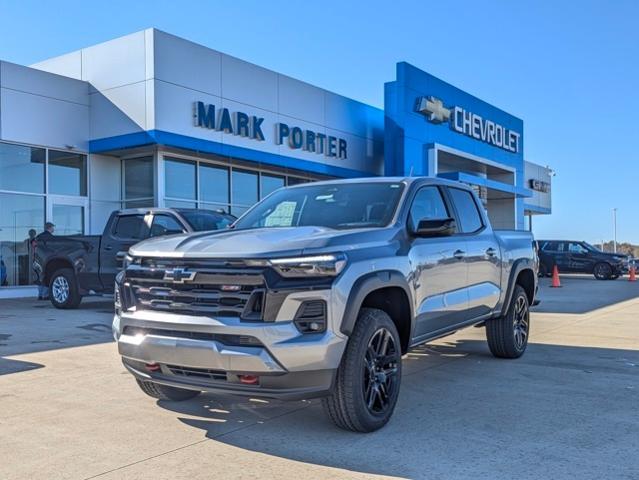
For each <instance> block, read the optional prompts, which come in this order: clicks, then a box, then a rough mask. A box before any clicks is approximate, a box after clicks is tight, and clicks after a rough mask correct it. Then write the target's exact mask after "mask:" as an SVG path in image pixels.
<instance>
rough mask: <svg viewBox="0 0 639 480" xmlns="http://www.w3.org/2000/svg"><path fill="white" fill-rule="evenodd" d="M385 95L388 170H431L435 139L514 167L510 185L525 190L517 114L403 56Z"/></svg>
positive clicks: (519, 207) (520, 210) (519, 216)
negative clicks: (422, 67)
mask: <svg viewBox="0 0 639 480" xmlns="http://www.w3.org/2000/svg"><path fill="white" fill-rule="evenodd" d="M384 99H385V134H384V165H385V169H386V172H385V173H386V174H387V175H408V174H410V173H411V172H412V174H414V175H428V174H429V172H431V173H432V172H435V171H436V168H435V167H436V166H435V165H431V162H435V161H436V160H435V158H434V156H433V155H429V149H430V148H433V147H434V146H435V145H440V146H443V147H448V148H449V149H453V150H455V151H458V152H460V153H461V154H462V155H463V154H467V155H468V156H469V157H471V158H474V159H478V160H479V161H481V160H482V159H484V160H486V161H487V162H486V163H488V162H490V163H492V164H497V165H503V166H504V167H507V168H508V169H510V170H514V172H515V185H514V187H515V190H517V191H518V192H520V193H521V192H523V190H525V189H524V185H523V179H524V153H523V152H524V123H523V121H522V120H521V119H520V118H517V117H516V116H514V115H511V114H509V113H507V112H505V111H503V110H501V109H499V108H497V107H495V106H493V105H491V104H489V103H487V102H484V101H483V100H481V99H479V98H477V97H475V96H473V95H471V94H469V93H467V92H464V91H463V90H461V89H459V88H457V87H455V86H453V85H451V84H449V83H447V82H444V81H443V80H440V79H439V78H437V77H434V76H433V75H430V74H429V73H427V72H424V71H422V70H420V69H418V68H416V67H414V66H413V65H410V64H408V63H406V62H400V63H398V64H397V68H396V79H395V80H394V81H392V82H388V83H386V84H385V86H384ZM420 109H422V110H423V111H420ZM498 145H501V146H498ZM472 178H473V177H471V178H470V179H472ZM474 178H475V179H476V178H478V177H474ZM467 180H468V179H467ZM475 183H476V184H479V182H478V181H477V182H475ZM522 197H523V195H517V196H516V199H515V208H516V212H517V213H516V224H517V228H523V214H524V206H523V200H522Z"/></svg>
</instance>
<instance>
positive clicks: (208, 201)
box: [199, 163, 230, 212]
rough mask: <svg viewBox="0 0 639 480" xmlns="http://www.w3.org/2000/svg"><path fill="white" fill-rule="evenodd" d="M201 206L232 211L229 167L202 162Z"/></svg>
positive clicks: (200, 171)
mask: <svg viewBox="0 0 639 480" xmlns="http://www.w3.org/2000/svg"><path fill="white" fill-rule="evenodd" d="M199 176H200V207H201V208H206V209H209V210H223V211H224V212H229V211H230V206H229V169H228V168H225V167H217V166H215V165H209V164H206V163H200V168H199Z"/></svg>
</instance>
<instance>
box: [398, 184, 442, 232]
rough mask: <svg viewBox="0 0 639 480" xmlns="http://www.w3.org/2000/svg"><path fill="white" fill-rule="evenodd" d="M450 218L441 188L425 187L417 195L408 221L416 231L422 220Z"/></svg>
mask: <svg viewBox="0 0 639 480" xmlns="http://www.w3.org/2000/svg"><path fill="white" fill-rule="evenodd" d="M448 217H450V215H449V213H448V210H447V209H446V205H445V204H444V199H443V198H442V195H441V192H440V191H439V188H437V187H423V188H421V189H420V190H419V191H418V192H417V195H415V199H414V200H413V204H412V205H411V207H410V214H409V219H408V221H409V225H410V228H411V230H413V231H415V230H417V226H418V224H419V222H420V221H422V220H441V219H443V218H448Z"/></svg>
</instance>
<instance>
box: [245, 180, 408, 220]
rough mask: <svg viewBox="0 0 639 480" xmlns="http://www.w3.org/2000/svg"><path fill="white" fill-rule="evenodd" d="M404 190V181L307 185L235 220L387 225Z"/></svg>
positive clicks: (279, 193) (270, 199)
mask: <svg viewBox="0 0 639 480" xmlns="http://www.w3.org/2000/svg"><path fill="white" fill-rule="evenodd" d="M403 190H404V184H403V183H401V182H368V183H334V184H319V185H313V184H310V185H305V186H303V187H295V188H285V189H282V190H278V191H276V192H275V193H274V194H272V195H270V196H269V197H267V198H266V199H265V200H264V201H262V202H260V203H258V204H257V205H256V206H255V207H254V208H252V209H251V210H249V211H248V212H247V214H246V215H244V216H243V217H242V218H240V220H238V221H237V222H236V223H235V228H236V229H247V228H262V227H304V226H316V227H327V228H333V229H338V230H339V229H348V228H366V227H368V228H371V227H383V226H386V225H388V224H389V223H390V221H391V220H392V218H393V215H394V213H395V210H396V209H397V204H398V203H399V199H400V197H401V194H402V191H403Z"/></svg>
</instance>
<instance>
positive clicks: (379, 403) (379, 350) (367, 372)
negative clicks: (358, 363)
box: [363, 327, 401, 415]
mask: <svg viewBox="0 0 639 480" xmlns="http://www.w3.org/2000/svg"><path fill="white" fill-rule="evenodd" d="M400 361H401V354H400V351H399V348H398V346H397V345H395V339H394V338H393V335H392V334H391V332H390V331H389V330H388V329H386V328H385V327H382V328H380V329H379V330H377V331H376V332H375V333H374V334H373V336H372V337H371V339H370V341H369V342H368V348H367V349H366V355H365V357H364V365H363V374H364V382H363V391H364V401H365V402H366V408H367V409H368V411H369V412H370V413H371V414H373V415H384V414H386V412H387V411H388V409H389V408H390V406H391V404H392V402H391V399H393V398H394V397H395V395H396V390H397V389H398V387H399V384H398V382H397V375H398V372H399V369H398V367H397V365H398V364H399V362H400Z"/></svg>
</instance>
